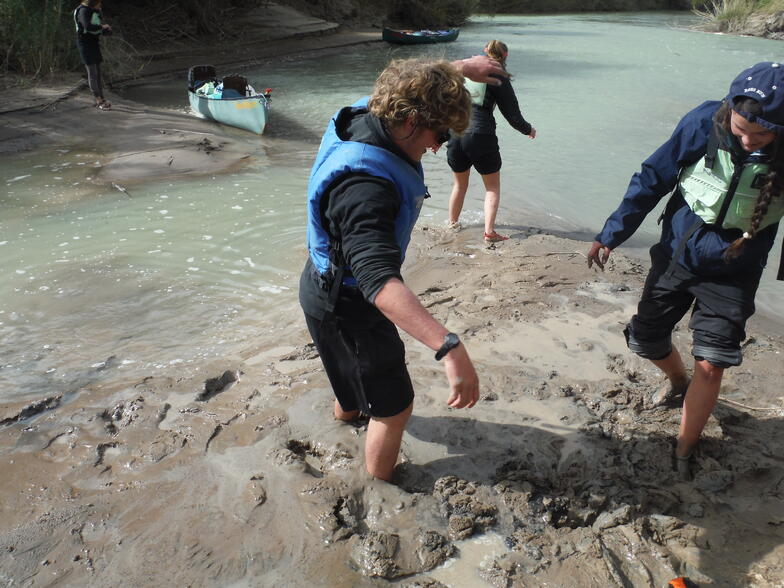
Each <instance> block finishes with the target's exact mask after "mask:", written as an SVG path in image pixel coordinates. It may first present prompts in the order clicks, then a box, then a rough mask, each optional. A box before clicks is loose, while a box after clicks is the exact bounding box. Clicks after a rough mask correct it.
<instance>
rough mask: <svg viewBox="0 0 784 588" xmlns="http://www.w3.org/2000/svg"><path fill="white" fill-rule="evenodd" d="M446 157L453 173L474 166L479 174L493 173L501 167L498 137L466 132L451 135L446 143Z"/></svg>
mask: <svg viewBox="0 0 784 588" xmlns="http://www.w3.org/2000/svg"><path fill="white" fill-rule="evenodd" d="M446 159H447V162H448V163H449V167H450V168H452V171H453V172H455V173H462V172H464V171H467V170H468V169H470V168H471V166H472V165H473V166H474V169H476V171H478V172H479V173H480V174H482V175H483V176H484V175H487V174H494V173H495V172H497V171H499V170H500V169H501V152H500V151H499V149H498V137H496V136H495V134H493V135H485V134H481V135H480V134H474V133H466V134H465V135H462V136H459V137H458V136H453V137H452V138H451V139H450V140H449V143H448V145H447V151H446Z"/></svg>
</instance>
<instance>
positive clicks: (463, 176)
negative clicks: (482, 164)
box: [449, 168, 471, 225]
mask: <svg viewBox="0 0 784 588" xmlns="http://www.w3.org/2000/svg"><path fill="white" fill-rule="evenodd" d="M470 174H471V169H470V168H469V169H467V170H466V171H464V172H453V175H454V177H455V181H454V183H453V184H452V194H451V195H450V196H449V224H450V225H452V224H454V223H456V222H457V221H458V220H459V219H460V213H461V212H462V211H463V202H464V201H465V195H466V191H467V190H468V176H469V175H470Z"/></svg>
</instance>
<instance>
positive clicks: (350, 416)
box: [333, 399, 359, 421]
mask: <svg viewBox="0 0 784 588" xmlns="http://www.w3.org/2000/svg"><path fill="white" fill-rule="evenodd" d="M333 412H334V414H335V418H336V419H337V420H339V421H353V420H354V419H356V418H357V417H358V416H359V411H358V410H343V407H342V406H340V402H338V401H337V399H336V400H335V408H334V411H333Z"/></svg>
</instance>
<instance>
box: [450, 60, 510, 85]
mask: <svg viewBox="0 0 784 588" xmlns="http://www.w3.org/2000/svg"><path fill="white" fill-rule="evenodd" d="M452 65H454V66H455V67H456V68H457V69H459V70H460V72H461V73H462V74H463V75H464V76H465V77H467V78H469V79H471V80H474V81H475V82H481V83H485V84H489V85H491V86H498V85H500V84H501V79H502V78H507V77H509V74H508V73H506V71H505V70H504V68H503V67H501V64H500V63H498V62H497V61H496V60H495V59H490V58H489V57H487V56H486V55H474V56H473V57H469V58H468V59H459V60H457V61H453V62H452Z"/></svg>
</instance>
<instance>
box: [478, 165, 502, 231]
mask: <svg viewBox="0 0 784 588" xmlns="http://www.w3.org/2000/svg"><path fill="white" fill-rule="evenodd" d="M482 181H483V182H484V184H485V234H487V235H492V234H493V232H495V217H496V215H497V214H498V204H499V203H500V202H501V172H500V171H497V172H495V173H492V174H485V175H483V176H482Z"/></svg>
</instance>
